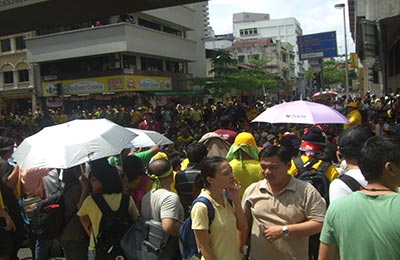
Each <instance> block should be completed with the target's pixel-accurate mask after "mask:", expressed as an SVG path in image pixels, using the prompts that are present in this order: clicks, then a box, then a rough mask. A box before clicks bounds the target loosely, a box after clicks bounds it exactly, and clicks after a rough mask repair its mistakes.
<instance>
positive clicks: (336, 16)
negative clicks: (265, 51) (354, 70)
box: [208, 0, 355, 55]
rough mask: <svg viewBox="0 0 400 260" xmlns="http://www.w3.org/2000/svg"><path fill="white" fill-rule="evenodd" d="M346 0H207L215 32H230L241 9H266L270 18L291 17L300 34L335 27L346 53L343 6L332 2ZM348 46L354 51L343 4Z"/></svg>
mask: <svg viewBox="0 0 400 260" xmlns="http://www.w3.org/2000/svg"><path fill="white" fill-rule="evenodd" d="M338 3H345V4H346V5H347V0H342V1H340V0H339V1H338V0H210V1H209V2H208V4H209V13H210V25H211V27H212V28H213V30H214V32H215V34H226V33H232V15H233V14H234V13H240V12H251V13H267V14H269V15H270V19H271V20H272V19H279V18H288V17H294V18H296V19H297V21H298V22H299V23H300V25H301V28H302V30H303V35H307V34H314V33H321V32H329V31H336V39H337V47H338V54H339V55H340V54H344V53H345V47H344V46H345V45H344V25H343V10H342V9H336V8H335V4H338ZM346 27H347V48H348V53H350V52H354V49H355V46H354V43H353V39H352V37H351V34H350V28H349V21H348V9H347V6H346Z"/></svg>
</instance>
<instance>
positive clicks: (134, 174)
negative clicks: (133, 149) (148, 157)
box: [122, 155, 145, 181]
mask: <svg viewBox="0 0 400 260" xmlns="http://www.w3.org/2000/svg"><path fill="white" fill-rule="evenodd" d="M122 168H123V169H124V173H125V174H126V176H127V177H128V181H133V180H135V179H136V178H138V177H140V176H143V175H144V174H145V168H144V165H143V161H142V159H140V158H139V157H137V156H134V155H133V156H128V157H126V158H125V159H124V160H123V162H122Z"/></svg>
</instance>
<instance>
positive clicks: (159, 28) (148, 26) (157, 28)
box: [138, 18, 161, 31]
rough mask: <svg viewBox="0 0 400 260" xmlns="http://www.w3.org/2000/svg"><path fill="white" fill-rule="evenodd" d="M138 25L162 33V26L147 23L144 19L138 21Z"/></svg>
mask: <svg viewBox="0 0 400 260" xmlns="http://www.w3.org/2000/svg"><path fill="white" fill-rule="evenodd" d="M138 24H139V25H140V26H144V27H147V28H150V29H154V30H157V31H161V25H159V24H157V23H153V22H150V21H147V20H144V19H141V18H139V19H138Z"/></svg>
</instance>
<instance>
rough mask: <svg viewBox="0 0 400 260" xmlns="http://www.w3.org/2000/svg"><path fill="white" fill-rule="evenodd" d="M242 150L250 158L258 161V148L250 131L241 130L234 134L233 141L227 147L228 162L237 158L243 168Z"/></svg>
mask: <svg viewBox="0 0 400 260" xmlns="http://www.w3.org/2000/svg"><path fill="white" fill-rule="evenodd" d="M243 152H245V153H246V154H248V155H249V156H250V157H251V158H252V159H254V160H257V161H258V159H259V158H258V148H257V145H256V140H255V139H254V136H253V135H252V134H251V133H248V132H242V133H239V134H238V135H237V136H236V138H235V141H234V143H233V144H232V145H231V147H230V148H229V151H228V153H227V155H226V159H227V160H228V162H230V161H232V160H233V159H235V158H237V159H238V160H239V161H240V165H241V167H242V168H243V155H242V153H243Z"/></svg>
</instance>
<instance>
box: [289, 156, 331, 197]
mask: <svg viewBox="0 0 400 260" xmlns="http://www.w3.org/2000/svg"><path fill="white" fill-rule="evenodd" d="M318 161H319V159H317V158H311V159H310V160H308V161H307V162H306V163H303V161H302V160H301V158H300V157H297V158H295V159H294V164H295V165H296V168H297V175H296V178H297V179H299V180H303V181H306V182H309V183H311V184H312V185H313V186H314V187H315V188H316V189H317V191H318V192H319V193H320V194H321V196H322V197H323V198H324V199H325V201H326V205H328V204H329V184H330V183H329V180H328V178H327V177H326V175H325V171H326V170H327V169H328V167H329V165H331V164H330V163H329V162H324V161H323V162H321V164H320V165H319V166H318V168H317V169H316V170H315V169H314V168H312V166H313V165H314V164H315V163H317V162H318Z"/></svg>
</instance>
